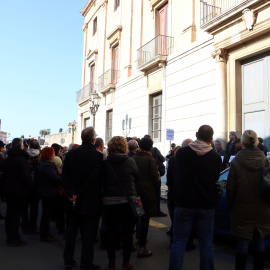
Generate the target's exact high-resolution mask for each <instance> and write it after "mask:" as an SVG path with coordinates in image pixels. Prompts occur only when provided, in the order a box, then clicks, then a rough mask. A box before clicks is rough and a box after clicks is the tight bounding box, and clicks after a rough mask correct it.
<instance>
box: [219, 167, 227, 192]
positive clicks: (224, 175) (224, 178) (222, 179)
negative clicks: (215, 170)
mask: <svg viewBox="0 0 270 270" xmlns="http://www.w3.org/2000/svg"><path fill="white" fill-rule="evenodd" d="M228 175H229V169H226V170H225V171H223V172H221V174H220V177H219V179H218V182H219V183H220V184H221V185H222V187H223V189H225V190H226V186H227V178H228Z"/></svg>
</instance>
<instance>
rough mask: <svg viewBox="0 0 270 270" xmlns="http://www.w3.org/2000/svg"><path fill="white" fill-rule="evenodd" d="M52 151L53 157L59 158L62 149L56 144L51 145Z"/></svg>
mask: <svg viewBox="0 0 270 270" xmlns="http://www.w3.org/2000/svg"><path fill="white" fill-rule="evenodd" d="M51 147H53V149H54V153H55V156H58V157H60V156H61V155H62V151H63V147H62V146H61V145H60V144H58V143H53V144H52V146H51Z"/></svg>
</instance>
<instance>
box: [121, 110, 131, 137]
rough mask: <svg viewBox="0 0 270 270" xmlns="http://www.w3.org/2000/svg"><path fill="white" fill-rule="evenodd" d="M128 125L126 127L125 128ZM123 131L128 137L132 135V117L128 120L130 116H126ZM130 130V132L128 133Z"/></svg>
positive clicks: (123, 121)
mask: <svg viewBox="0 0 270 270" xmlns="http://www.w3.org/2000/svg"><path fill="white" fill-rule="evenodd" d="M125 125H126V127H125ZM122 129H123V133H124V134H125V135H126V137H127V135H128V134H129V133H130V130H131V117H130V118H129V119H128V114H126V118H124V119H123V120H122ZM128 129H129V131H128Z"/></svg>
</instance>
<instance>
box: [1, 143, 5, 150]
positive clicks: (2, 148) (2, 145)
mask: <svg viewBox="0 0 270 270" xmlns="http://www.w3.org/2000/svg"><path fill="white" fill-rule="evenodd" d="M4 151H5V144H4V143H3V142H2V141H0V152H4Z"/></svg>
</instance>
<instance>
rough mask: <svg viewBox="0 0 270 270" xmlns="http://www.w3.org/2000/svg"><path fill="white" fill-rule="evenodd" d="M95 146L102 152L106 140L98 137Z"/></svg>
mask: <svg viewBox="0 0 270 270" xmlns="http://www.w3.org/2000/svg"><path fill="white" fill-rule="evenodd" d="M94 146H95V147H96V149H97V150H98V151H100V152H102V151H103V149H104V141H103V140H102V139H101V138H96V141H95V144H94Z"/></svg>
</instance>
